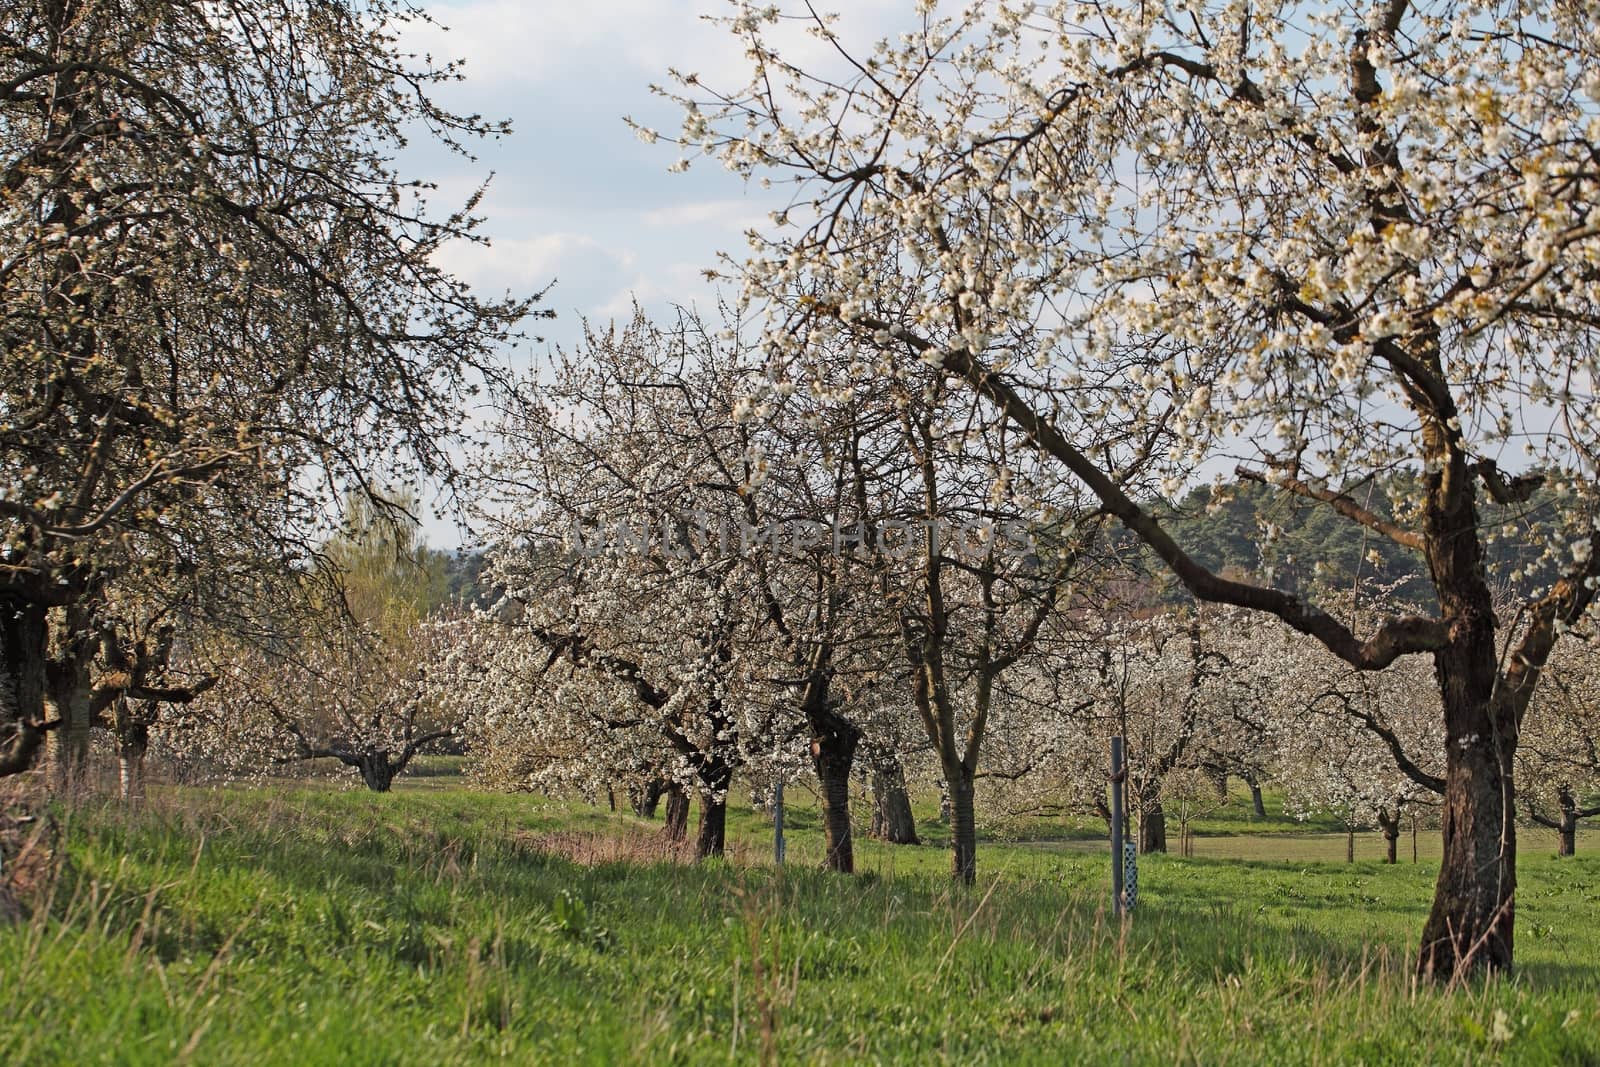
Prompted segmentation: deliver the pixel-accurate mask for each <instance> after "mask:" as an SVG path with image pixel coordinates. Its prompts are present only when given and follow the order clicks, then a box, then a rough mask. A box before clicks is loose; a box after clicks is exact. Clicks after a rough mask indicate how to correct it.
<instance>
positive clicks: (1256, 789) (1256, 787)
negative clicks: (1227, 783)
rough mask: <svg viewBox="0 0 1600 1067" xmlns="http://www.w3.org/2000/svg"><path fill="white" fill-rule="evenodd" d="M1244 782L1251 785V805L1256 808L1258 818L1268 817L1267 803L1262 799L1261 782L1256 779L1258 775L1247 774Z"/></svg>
mask: <svg viewBox="0 0 1600 1067" xmlns="http://www.w3.org/2000/svg"><path fill="white" fill-rule="evenodd" d="M1244 784H1245V785H1247V786H1249V787H1250V806H1251V807H1252V808H1254V809H1255V813H1256V818H1258V819H1265V818H1266V817H1267V805H1266V804H1265V803H1264V802H1263V801H1262V799H1261V783H1260V782H1258V781H1256V776H1255V775H1253V774H1251V775H1246V776H1245V780H1244Z"/></svg>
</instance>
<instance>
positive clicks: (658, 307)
mask: <svg viewBox="0 0 1600 1067" xmlns="http://www.w3.org/2000/svg"><path fill="white" fill-rule="evenodd" d="M836 6H838V7H846V6H847V7H848V8H849V12H848V14H847V15H846V16H844V17H843V19H842V21H841V22H840V24H839V25H838V27H837V28H838V29H839V30H840V32H841V33H842V34H843V35H844V36H845V38H846V39H847V40H850V41H852V42H860V43H862V44H863V45H866V44H868V43H870V42H871V41H873V40H876V39H877V38H879V37H882V36H885V35H891V34H896V33H898V32H899V31H901V30H902V29H908V28H910V27H911V26H912V25H914V22H913V18H914V16H913V6H914V5H913V3H912V0H850V2H849V3H848V4H845V3H839V4H837V5H836ZM424 7H425V10H426V12H427V14H428V16H429V17H430V18H431V19H433V20H434V23H435V24H433V25H424V24H417V25H413V26H411V27H409V28H408V29H407V31H406V32H405V34H404V36H403V38H402V44H403V46H404V47H405V48H406V49H408V50H412V51H415V52H417V53H418V54H425V55H432V56H433V57H435V58H436V59H460V60H463V61H465V68H464V74H465V80H464V81H462V82H460V83H457V84H452V85H448V86H443V87H441V88H440V90H439V91H438V92H437V93H436V97H437V99H438V100H439V102H440V103H442V104H444V105H445V106H447V107H450V108H452V109H453V110H456V111H458V112H476V113H480V114H482V115H483V116H485V117H486V118H496V119H500V118H504V119H509V120H511V122H512V126H513V132H512V134H511V135H510V136H508V137H505V138H502V139H499V140H497V141H486V142H479V143H478V144H477V145H476V146H474V154H475V155H476V159H474V160H467V159H463V158H460V157H458V156H453V155H451V154H450V153H448V152H445V151H444V150H442V149H440V148H438V147H436V146H430V145H427V144H422V143H421V142H420V141H419V142H418V143H417V144H416V147H414V148H412V149H409V150H408V152H407V154H406V155H405V156H403V157H402V158H401V160H400V166H401V169H402V171H403V172H404V173H405V174H406V175H407V176H410V177H417V178H425V179H427V180H430V181H434V182H437V183H438V185H439V189H438V192H437V193H436V194H434V195H435V202H436V204H437V206H438V207H439V208H440V209H441V210H442V209H444V208H445V207H447V206H455V205H457V204H459V203H460V202H461V201H462V200H463V199H464V198H465V197H466V196H468V195H469V194H470V193H471V191H472V190H473V189H474V188H475V187H476V186H477V184H478V183H479V182H481V181H483V180H484V179H485V178H489V177H490V175H491V174H492V176H493V177H492V180H491V181H490V185H489V190H488V193H487V195H486V196H485V198H484V200H483V203H482V205H481V213H482V214H483V215H485V216H486V222H485V225H484V227H483V232H484V233H485V234H487V235H488V236H489V237H490V238H491V241H492V244H491V245H490V246H489V247H488V248H481V247H477V246H471V245H460V246H457V247H454V248H451V249H449V250H447V251H446V252H445V253H444V256H443V263H444V265H445V266H447V267H448V268H449V269H450V270H452V271H453V272H455V273H456V274H458V275H459V276H461V277H462V278H464V279H466V280H467V281H469V282H471V283H472V284H473V285H475V286H477V287H480V288H481V289H482V290H483V291H484V292H485V294H486V295H498V294H501V293H504V292H505V291H507V290H509V291H510V292H511V293H513V294H517V295H527V294H530V293H533V292H537V291H539V290H541V289H544V288H545V287H546V286H551V288H550V289H549V293H548V295H547V296H546V297H545V303H544V306H546V307H549V308H552V309H553V310H554V311H555V312H556V315H557V317H556V319H555V320H554V321H550V322H537V323H534V324H532V326H531V330H532V331H536V332H537V333H538V334H539V335H540V336H541V337H542V338H544V341H545V344H544V345H539V344H535V345H532V346H531V348H530V350H529V352H530V354H529V357H528V358H537V355H538V353H539V352H540V351H542V350H543V349H544V348H545V347H546V346H548V345H570V344H572V343H574V342H576V341H577V339H578V338H579V337H580V335H581V324H582V321H583V319H584V318H585V317H587V318H589V319H590V320H591V321H592V322H595V323H598V324H604V323H605V322H606V321H608V320H610V319H613V318H615V319H619V320H622V319H626V318H627V317H628V316H629V315H630V314H631V309H632V306H633V301H634V300H635V299H637V300H638V301H639V302H640V304H641V305H642V306H644V307H645V309H646V310H647V311H649V312H651V313H653V314H658V315H659V314H665V313H668V312H670V309H671V307H672V306H673V305H674V304H683V305H691V304H696V305H698V306H699V307H700V308H702V309H709V308H711V307H714V305H715V300H716V295H717V291H716V289H715V288H714V286H713V284H712V283H711V282H709V281H707V280H706V279H705V278H704V277H703V275H702V271H704V270H706V269H709V268H715V267H716V266H717V265H718V259H717V254H718V253H719V252H723V251H726V252H730V253H733V254H735V255H740V254H742V253H743V251H744V249H745V247H746V246H745V241H744V236H743V235H744V232H745V231H746V230H747V229H748V228H750V227H752V226H761V225H763V224H764V223H765V222H766V220H767V215H768V213H769V212H771V211H774V210H777V209H779V208H782V207H783V206H784V205H785V204H786V202H787V196H786V194H785V193H784V192H783V191H782V190H780V189H762V188H761V187H760V186H759V185H758V184H756V183H749V184H747V183H745V182H744V181H743V180H742V179H740V178H738V177H737V176H736V175H733V174H731V173H729V172H727V171H726V170H724V169H723V168H722V166H721V165H720V164H718V163H716V162H714V161H706V160H701V161H698V162H696V164H695V165H694V166H692V167H691V168H690V169H689V170H688V171H687V172H684V173H677V174H674V173H669V172H668V167H669V166H670V165H671V164H672V163H673V162H674V161H675V160H676V159H677V158H678V155H679V153H678V150H677V149H676V148H675V147H674V146H672V145H669V144H667V143H666V142H665V140H662V141H658V142H657V143H656V144H653V145H651V144H646V143H645V142H644V141H642V140H640V139H639V137H638V136H637V135H636V134H635V132H634V131H633V130H632V129H630V128H629V127H628V125H627V124H626V123H625V122H624V121H623V119H624V116H629V117H631V118H633V119H634V120H635V121H637V122H639V123H641V124H643V125H646V126H650V127H652V128H655V129H658V130H660V131H662V133H663V134H668V133H671V132H674V131H676V130H677V128H678V125H679V122H680V121H681V113H680V112H679V111H678V109H677V107H676V106H675V105H673V104H672V103H671V102H670V101H667V100H663V99H661V98H659V97H657V96H654V95H652V94H651V92H650V88H649V87H650V85H651V84H652V83H654V84H665V83H667V82H668V81H669V78H668V69H669V68H676V69H678V70H682V71H692V72H694V73H696V74H698V75H699V76H700V78H701V81H702V82H703V83H704V84H706V85H711V86H717V87H721V86H728V87H736V86H739V85H742V84H743V83H744V81H745V78H746V76H747V68H746V64H745V60H744V57H743V55H742V51H741V49H740V48H739V45H738V42H737V41H736V40H735V39H734V38H733V37H732V36H731V35H730V34H729V33H728V32H727V31H726V30H725V29H723V28H722V27H720V26H716V25H713V24H711V23H708V22H707V21H706V20H705V18H704V17H703V16H706V15H721V14H725V13H727V12H729V11H731V10H732V5H731V4H730V3H728V2H727V0H591V2H590V3H572V2H563V0H555V2H553V0H533V2H522V3H518V2H516V0H468V2H460V3H425V4H424ZM824 47H825V46H824V45H823V44H822V43H821V42H819V41H816V40H814V39H812V38H810V37H806V36H800V35H797V36H796V38H795V40H794V41H793V43H792V46H789V47H786V54H787V55H790V56H792V57H794V58H797V59H803V58H812V59H816V58H818V56H817V52H819V51H820V50H821V49H823V48H824ZM808 54H809V55H808ZM552 283H554V284H553V285H552ZM424 527H425V530H426V532H427V534H428V539H429V541H430V542H431V543H433V544H435V545H439V546H443V547H450V546H454V545H456V544H457V543H459V542H461V541H463V540H464V539H463V537H462V535H461V534H460V533H459V532H458V531H457V530H456V528H455V526H454V524H453V523H452V522H449V521H447V520H445V519H442V518H440V517H439V516H437V515H428V516H425V520H424Z"/></svg>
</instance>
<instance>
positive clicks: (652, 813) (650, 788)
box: [630, 778, 667, 819]
mask: <svg viewBox="0 0 1600 1067" xmlns="http://www.w3.org/2000/svg"><path fill="white" fill-rule="evenodd" d="M666 791H667V783H665V782H663V781H662V780H661V779H659V778H652V779H650V781H648V782H645V783H644V784H642V785H635V786H634V787H633V788H632V789H631V790H630V793H631V794H632V797H631V799H632V802H633V813H634V814H635V815H637V816H639V818H641V819H654V818H655V817H656V806H657V805H658V804H660V803H661V797H662V795H663V794H664V793H666Z"/></svg>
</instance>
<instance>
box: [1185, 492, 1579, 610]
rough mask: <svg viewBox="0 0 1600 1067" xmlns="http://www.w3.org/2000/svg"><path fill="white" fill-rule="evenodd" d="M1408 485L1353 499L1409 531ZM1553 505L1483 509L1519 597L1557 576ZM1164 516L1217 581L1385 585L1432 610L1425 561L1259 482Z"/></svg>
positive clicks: (1492, 543) (1500, 573)
mask: <svg viewBox="0 0 1600 1067" xmlns="http://www.w3.org/2000/svg"><path fill="white" fill-rule="evenodd" d="M1409 477H1410V476H1409V475H1404V474H1399V475H1395V476H1393V477H1392V478H1391V479H1389V480H1388V482H1387V483H1377V482H1367V483H1363V484H1361V485H1357V486H1350V487H1347V488H1346V490H1345V491H1346V493H1347V495H1348V496H1349V497H1350V498H1351V499H1352V500H1353V501H1354V502H1355V503H1356V504H1358V505H1359V506H1361V507H1362V508H1365V509H1367V510H1369V511H1371V512H1372V513H1374V514H1375V515H1378V516H1379V517H1381V518H1383V519H1385V520H1394V521H1398V522H1399V524H1400V525H1402V526H1406V525H1408V523H1407V521H1406V519H1405V517H1403V516H1402V517H1400V518H1399V519H1398V520H1397V519H1396V516H1395V513H1394V509H1393V508H1392V507H1391V505H1390V502H1389V493H1388V491H1387V489H1386V486H1387V487H1388V488H1394V489H1396V490H1397V491H1398V490H1404V492H1403V493H1402V494H1401V495H1403V496H1408V497H1409V496H1414V495H1415V488H1414V483H1412V482H1410V481H1409ZM1547 497H1548V494H1544V493H1539V494H1535V496H1534V499H1533V500H1532V501H1531V502H1530V503H1528V504H1521V505H1515V506H1513V507H1510V508H1502V507H1499V506H1497V505H1495V504H1494V503H1493V502H1492V501H1490V500H1488V499H1487V498H1485V499H1484V500H1483V501H1482V503H1481V505H1480V511H1481V514H1480V519H1481V520H1482V522H1483V523H1484V524H1485V526H1486V527H1487V528H1488V529H1489V530H1490V531H1491V533H1490V536H1489V538H1488V540H1489V550H1488V560H1489V566H1490V572H1491V574H1492V576H1493V577H1494V579H1495V580H1496V581H1499V582H1502V583H1504V584H1505V585H1506V587H1507V588H1509V589H1512V590H1514V591H1516V592H1517V593H1518V594H1519V595H1524V596H1526V595H1530V594H1531V593H1533V591H1534V590H1535V589H1536V588H1538V587H1539V586H1541V585H1545V584H1548V583H1549V582H1550V581H1552V580H1553V579H1554V578H1555V576H1556V573H1557V572H1556V569H1555V568H1554V567H1553V566H1551V565H1550V563H1549V562H1548V561H1544V560H1541V558H1540V556H1541V552H1542V545H1543V542H1544V540H1545V539H1546V538H1548V537H1550V536H1552V535H1553V531H1552V530H1551V529H1550V528H1549V524H1550V519H1551V515H1552V511H1551V508H1550V502H1549V500H1548V499H1547ZM1158 510H1159V511H1163V512H1166V516H1165V517H1166V518H1167V521H1168V525H1169V527H1170V529H1171V530H1172V533H1173V536H1174V537H1176V538H1177V539H1178V541H1179V543H1180V544H1182V545H1183V546H1184V547H1185V548H1186V549H1187V550H1188V551H1190V552H1191V553H1192V554H1193V555H1194V557H1195V559H1196V560H1198V561H1199V562H1200V563H1201V564H1203V565H1204V566H1206V567H1207V568H1209V569H1211V570H1214V571H1218V572H1232V573H1237V574H1242V575H1263V574H1265V573H1266V572H1268V571H1269V570H1270V572H1271V574H1272V579H1273V581H1274V583H1275V584H1277V585H1278V586H1279V587H1281V588H1284V589H1289V590H1308V591H1309V590H1311V589H1313V588H1314V587H1316V586H1319V585H1321V586H1326V585H1334V586H1342V587H1349V586H1350V585H1351V584H1352V583H1354V582H1357V581H1360V582H1376V583H1377V584H1380V585H1383V586H1387V587H1390V588H1392V589H1393V590H1394V592H1395V595H1396V596H1398V597H1400V598H1401V599H1403V600H1408V601H1411V602H1414V603H1417V604H1428V603H1431V602H1432V600H1433V592H1432V589H1431V587H1430V586H1429V584H1428V579H1427V568H1426V566H1425V565H1424V564H1423V561H1422V558H1421V556H1419V555H1418V554H1417V553H1416V552H1414V551H1412V550H1411V549H1408V548H1404V547H1402V546H1400V545H1397V544H1395V543H1394V542H1393V541H1391V540H1389V539H1388V538H1387V537H1385V536H1384V535H1382V534H1379V533H1375V532H1373V531H1371V530H1368V529H1367V528H1366V527H1364V526H1362V525H1360V524H1359V523H1356V522H1352V521H1351V520H1349V519H1346V518H1344V517H1343V516H1341V515H1339V514H1338V513H1337V512H1335V511H1334V510H1333V509H1332V508H1331V507H1329V506H1328V505H1326V504H1324V503H1321V502H1317V501H1310V500H1307V499H1305V498H1304V497H1299V496H1296V495H1294V494H1292V493H1289V492H1286V491H1284V490H1281V489H1278V488H1276V487H1274V486H1270V485H1263V484H1261V483H1259V482H1236V483H1233V484H1231V485H1226V486H1223V487H1221V488H1220V489H1216V488H1213V487H1211V486H1202V487H1199V488H1196V489H1193V490H1191V491H1190V492H1189V494H1188V495H1187V496H1185V497H1184V498H1183V499H1182V500H1181V501H1179V502H1178V503H1176V504H1174V505H1170V506H1169V507H1168V508H1163V509H1158ZM1501 526H1505V527H1508V528H1516V529H1518V530H1519V531H1521V533H1520V536H1517V537H1512V538H1500V537H1497V536H1495V535H1494V533H1493V531H1494V530H1496V529H1498V528H1500V527H1501ZM1269 529H1270V530H1271V533H1270V535H1269V533H1268V531H1269Z"/></svg>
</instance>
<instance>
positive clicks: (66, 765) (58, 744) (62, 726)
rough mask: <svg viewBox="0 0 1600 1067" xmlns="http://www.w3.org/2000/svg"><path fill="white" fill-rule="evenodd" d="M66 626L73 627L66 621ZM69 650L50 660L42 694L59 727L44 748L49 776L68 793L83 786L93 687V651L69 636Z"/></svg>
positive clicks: (64, 650)
mask: <svg viewBox="0 0 1600 1067" xmlns="http://www.w3.org/2000/svg"><path fill="white" fill-rule="evenodd" d="M68 625H69V626H71V625H73V624H72V622H71V621H70V620H69V622H68ZM67 640H68V642H69V647H67V648H65V649H63V650H62V651H61V652H60V654H59V655H58V656H54V657H52V658H51V661H50V663H49V664H48V666H47V668H46V677H47V678H48V679H49V687H48V689H47V691H46V694H45V701H46V705H47V706H48V708H49V711H50V717H51V718H52V719H54V720H56V721H57V722H58V723H59V725H58V726H56V728H55V729H54V730H53V731H52V732H51V735H50V741H49V743H48V745H47V746H46V750H47V753H48V755H47V763H48V764H49V767H50V777H51V780H52V782H53V784H54V785H55V787H56V788H57V789H59V790H62V791H64V792H65V791H71V790H73V789H77V788H79V787H80V786H82V785H83V784H84V775H85V773H86V772H87V770H88V767H89V739H90V738H89V733H90V730H91V728H92V727H93V725H94V724H93V723H92V722H91V721H90V719H89V699H90V694H91V691H92V688H93V685H94V682H93V679H92V678H91V677H90V674H89V669H90V666H91V664H92V663H93V661H94V650H93V648H92V646H89V645H88V644H87V642H86V640H85V639H84V638H82V637H81V635H80V636H78V637H76V638H74V637H72V636H70V635H69V636H68V638H67Z"/></svg>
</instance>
